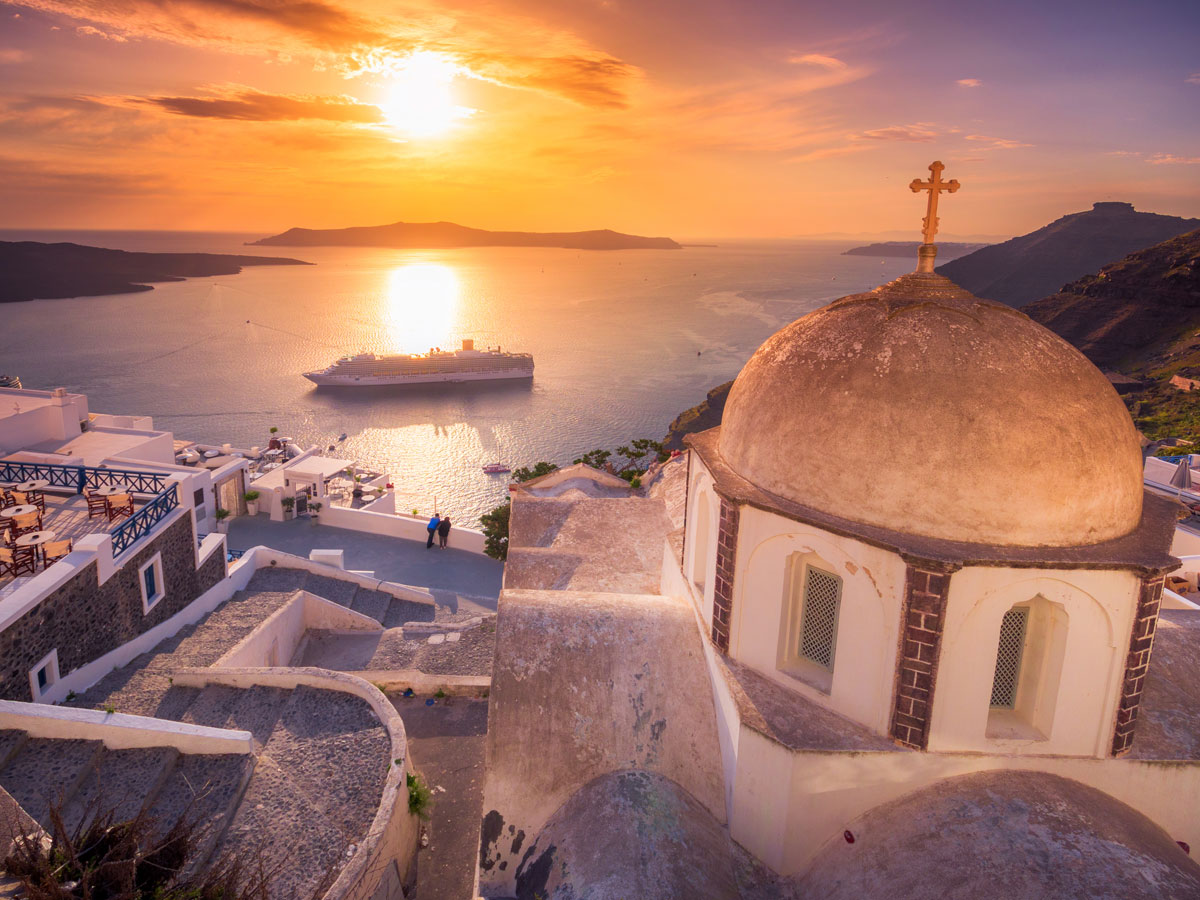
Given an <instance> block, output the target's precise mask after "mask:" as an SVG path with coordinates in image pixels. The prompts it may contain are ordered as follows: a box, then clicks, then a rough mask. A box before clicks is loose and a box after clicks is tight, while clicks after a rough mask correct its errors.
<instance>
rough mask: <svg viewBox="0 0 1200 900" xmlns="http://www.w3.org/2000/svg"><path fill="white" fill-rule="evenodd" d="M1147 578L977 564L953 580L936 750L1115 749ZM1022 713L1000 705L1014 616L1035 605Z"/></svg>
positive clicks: (1090, 752)
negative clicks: (1003, 638) (1006, 638)
mask: <svg viewBox="0 0 1200 900" xmlns="http://www.w3.org/2000/svg"><path fill="white" fill-rule="evenodd" d="M1138 590H1139V580H1138V578H1137V577H1136V576H1135V575H1133V574H1132V573H1130V572H1121V571H1094V570H1073V571H1058V570H1054V571H1050V570H1047V571H1041V570H1030V569H1003V568H979V567H972V568H967V569H963V570H961V571H959V572H956V573H955V574H954V575H953V576H952V578H951V580H950V592H949V595H948V598H947V604H946V606H947V608H946V625H945V629H944V631H943V634H942V645H941V657H940V660H939V663H938V674H937V682H936V687H935V690H934V698H933V712H932V717H931V731H930V736H929V749H930V750H938V751H956V750H973V751H980V752H1000V753H1014V754H1036V755H1067V756H1095V757H1104V756H1107V755H1108V753H1109V750H1110V748H1111V744H1112V729H1113V723H1114V721H1115V716H1116V708H1117V702H1118V696H1119V693H1120V686H1121V679H1122V677H1123V671H1124V669H1123V666H1124V661H1125V658H1126V655H1127V651H1128V643H1129V629H1130V627H1131V625H1132V620H1133V619H1132V617H1133V612H1134V608H1135V606H1136V602H1137V597H1138ZM1031 601H1035V602H1034V603H1033V605H1032V606H1031V607H1030V615H1029V621H1028V625H1027V632H1026V640H1025V644H1024V647H1025V650H1024V655H1023V657H1022V659H1021V667H1020V675H1019V678H1018V687H1019V690H1018V699H1017V702H1016V705H1015V707H1016V708H1015V709H1014V710H996V711H993V710H992V709H991V698H992V684H993V679H994V677H995V672H996V657H997V648H998V641H999V636H1000V626H1001V620H1002V618H1003V616H1004V614H1005V613H1006V612H1007V611H1008V610H1010V609H1012V608H1013V606H1014V605H1017V604H1022V605H1023V604H1029V603H1030V602H1031Z"/></svg>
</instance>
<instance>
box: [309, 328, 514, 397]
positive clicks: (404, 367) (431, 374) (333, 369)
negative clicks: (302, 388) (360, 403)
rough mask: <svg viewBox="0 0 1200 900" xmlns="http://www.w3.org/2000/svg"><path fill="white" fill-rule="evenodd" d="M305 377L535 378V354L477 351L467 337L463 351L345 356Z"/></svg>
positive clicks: (375, 380) (403, 380)
mask: <svg viewBox="0 0 1200 900" xmlns="http://www.w3.org/2000/svg"><path fill="white" fill-rule="evenodd" d="M304 377H305V378H307V379H308V380H309V381H311V382H313V383H314V384H320V385H350V386H364V387H365V386H369V385H384V384H427V383H430V382H439V381H445V382H452V383H455V382H462V381H496V380H499V379H508V378H532V377H533V356H532V355H531V354H529V353H505V352H504V351H502V350H501V349H500V348H499V347H496V348H495V349H488V350H476V349H475V342H474V341H471V340H464V341H463V342H462V349H461V350H442V349H440V348H438V349H433V350H430V351H429V352H428V353H411V354H410V353H390V354H383V355H379V354H375V353H359V354H357V355H356V356H343V357H342V358H341V359H339V360H338V361H337V362H335V363H333V364H332V365H331V366H329V367H328V368H326V369H322V370H321V371H320V372H305V373H304Z"/></svg>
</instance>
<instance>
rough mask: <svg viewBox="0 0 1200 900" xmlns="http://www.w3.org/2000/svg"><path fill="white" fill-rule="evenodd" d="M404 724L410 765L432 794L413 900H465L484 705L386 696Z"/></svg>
mask: <svg viewBox="0 0 1200 900" xmlns="http://www.w3.org/2000/svg"><path fill="white" fill-rule="evenodd" d="M390 699H391V701H392V705H393V706H395V707H396V709H397V711H398V712H399V713H400V716H401V718H403V719H404V730H405V731H406V732H407V734H408V746H409V748H410V753H411V755H412V761H413V765H415V766H416V768H417V771H418V772H420V773H421V775H422V776H423V777H424V778H425V781H426V783H427V784H428V785H429V787H430V788H431V789H432V790H433V815H432V818H431V820H430V822H429V824H428V829H429V846H428V847H427V848H426V849H425V850H423V851H421V854H420V856H419V857H418V861H417V892H416V897H417V900H471V898H472V897H474V896H475V890H474V888H475V866H476V864H477V863H478V862H479V822H480V820H481V819H482V818H483V769H484V749H485V747H484V745H485V740H486V739H485V735H486V734H487V716H488V702H487V701H486V700H469V699H467V698H465V697H455V698H454V699H453V700H452V701H450V703H449V705H447V704H446V703H445V701H442V700H439V701H437V703H436V704H435V705H434V706H426V705H425V698H423V697H420V696H417V697H413V698H411V699H404V698H402V697H398V696H394V695H393V696H391V697H390Z"/></svg>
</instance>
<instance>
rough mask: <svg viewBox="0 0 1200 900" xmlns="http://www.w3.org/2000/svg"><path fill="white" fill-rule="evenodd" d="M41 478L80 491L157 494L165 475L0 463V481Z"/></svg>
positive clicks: (40, 464) (163, 482) (38, 479)
mask: <svg viewBox="0 0 1200 900" xmlns="http://www.w3.org/2000/svg"><path fill="white" fill-rule="evenodd" d="M35 480H36V481H45V482H46V483H47V484H49V485H50V487H57V488H68V489H69V490H72V491H74V492H75V493H76V494H82V493H83V492H84V489H85V488H99V487H111V486H113V485H123V486H125V485H127V486H128V487H129V490H130V491H132V492H133V493H135V494H161V493H162V492H163V491H164V490H166V488H167V484H168V482H167V476H165V475H159V474H156V473H154V472H139V471H136V470H134V469H109V468H99V467H97V466H60V465H57V464H55V463H31V462H0V482H5V483H9V482H13V483H18V482H22V481H35Z"/></svg>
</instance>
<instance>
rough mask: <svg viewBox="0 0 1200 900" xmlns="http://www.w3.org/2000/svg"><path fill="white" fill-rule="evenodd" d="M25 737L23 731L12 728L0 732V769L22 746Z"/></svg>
mask: <svg viewBox="0 0 1200 900" xmlns="http://www.w3.org/2000/svg"><path fill="white" fill-rule="evenodd" d="M27 737H28V735H27V734H26V733H25V732H24V731H17V730H16V729H12V728H10V729H6V730H4V731H0V768H3V767H4V766H5V765H6V764H7V763H8V761H9V759H10V758H12V757H13V756H15V755H16V754H17V752H18V751H19V750H20V749H21V747H22V746H24V744H25V739H26V738H27Z"/></svg>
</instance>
